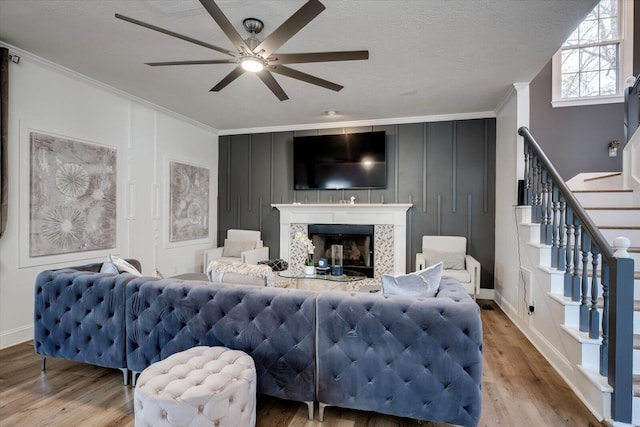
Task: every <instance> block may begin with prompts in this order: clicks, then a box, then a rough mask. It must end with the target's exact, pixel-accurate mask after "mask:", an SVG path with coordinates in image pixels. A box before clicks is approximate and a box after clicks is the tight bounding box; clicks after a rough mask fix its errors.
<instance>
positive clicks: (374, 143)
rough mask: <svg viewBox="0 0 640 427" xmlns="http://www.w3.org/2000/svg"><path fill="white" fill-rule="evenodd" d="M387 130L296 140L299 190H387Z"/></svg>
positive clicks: (296, 186) (295, 168) (295, 176)
mask: <svg viewBox="0 0 640 427" xmlns="http://www.w3.org/2000/svg"><path fill="white" fill-rule="evenodd" d="M386 186H387V163H386V138H385V132H384V131H378V132H363V133H349V134H342V135H317V136H296V137H294V138H293V188H294V189H295V190H314V189H319V190H337V189H345V190H353V189H367V188H386Z"/></svg>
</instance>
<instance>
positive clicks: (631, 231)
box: [598, 225, 640, 247]
mask: <svg viewBox="0 0 640 427" xmlns="http://www.w3.org/2000/svg"><path fill="white" fill-rule="evenodd" d="M598 228H599V229H600V232H601V233H602V235H603V236H604V238H605V239H606V240H607V242H609V243H613V239H615V238H616V237H620V236H623V237H626V238H628V239H629V240H631V246H633V247H638V246H640V227H623V226H619V225H605V226H601V227H598Z"/></svg>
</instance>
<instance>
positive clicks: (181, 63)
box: [145, 59, 237, 67]
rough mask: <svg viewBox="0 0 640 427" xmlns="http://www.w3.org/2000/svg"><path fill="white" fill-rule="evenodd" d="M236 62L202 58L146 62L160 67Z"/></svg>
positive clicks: (234, 61) (233, 61)
mask: <svg viewBox="0 0 640 427" xmlns="http://www.w3.org/2000/svg"><path fill="white" fill-rule="evenodd" d="M236 62H237V61H236V60H235V59H202V60H196V61H169V62H145V64H146V65H150V66H152V67H158V66H164V65H201V64H234V63H236Z"/></svg>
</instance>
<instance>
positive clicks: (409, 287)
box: [382, 262, 442, 297]
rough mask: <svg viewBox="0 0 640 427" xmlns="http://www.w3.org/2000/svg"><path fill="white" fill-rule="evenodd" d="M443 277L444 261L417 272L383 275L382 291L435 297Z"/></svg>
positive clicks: (392, 293)
mask: <svg viewBox="0 0 640 427" xmlns="http://www.w3.org/2000/svg"><path fill="white" fill-rule="evenodd" d="M441 278H442V262H439V263H437V264H436V265H432V266H431V267H428V268H425V269H424V270H420V271H416V272H415V273H409V274H403V275H400V276H392V275H391V274H383V275H382V293H384V294H390V295H404V296H411V297H434V296H435V295H436V293H438V287H439V286H440V279H441Z"/></svg>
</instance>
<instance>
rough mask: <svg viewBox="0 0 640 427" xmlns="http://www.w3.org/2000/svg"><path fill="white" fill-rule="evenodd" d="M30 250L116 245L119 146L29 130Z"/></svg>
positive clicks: (49, 251)
mask: <svg viewBox="0 0 640 427" xmlns="http://www.w3.org/2000/svg"><path fill="white" fill-rule="evenodd" d="M29 139H30V142H31V153H30V157H31V183H30V189H31V192H30V215H31V217H30V223H29V255H30V256H32V257H37V256H43V255H55V254H63V253H69V252H83V251H92V250H96V249H109V248H114V247H115V246H116V150H115V149H113V148H108V147H104V146H100V145H94V144H87V143H85V142H80V141H74V140H71V139H66V138H61V137H58V136H53V135H47V134H43V133H38V132H31V133H30V138H29Z"/></svg>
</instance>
